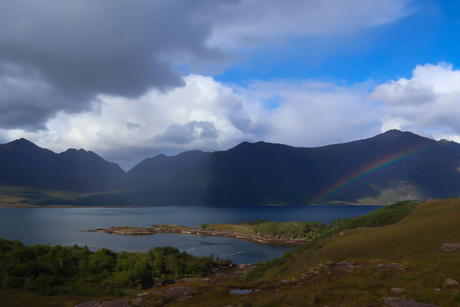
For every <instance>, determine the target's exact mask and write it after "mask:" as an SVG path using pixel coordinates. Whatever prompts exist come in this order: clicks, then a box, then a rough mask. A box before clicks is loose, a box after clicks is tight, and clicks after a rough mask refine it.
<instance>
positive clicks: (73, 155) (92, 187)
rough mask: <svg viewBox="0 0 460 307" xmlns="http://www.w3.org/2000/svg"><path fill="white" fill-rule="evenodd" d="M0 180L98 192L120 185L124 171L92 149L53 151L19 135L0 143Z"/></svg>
mask: <svg viewBox="0 0 460 307" xmlns="http://www.w3.org/2000/svg"><path fill="white" fill-rule="evenodd" d="M0 169H1V172H0V184H1V185H6V186H21V187H29V188H36V189H48V190H63V191H76V192H100V191H109V190H113V189H119V188H121V183H122V182H123V180H124V176H125V173H124V171H123V170H122V169H121V168H120V167H119V166H118V165H117V164H115V163H111V162H107V161H106V160H104V159H102V158H101V157H99V156H98V155H96V154H95V153H93V152H88V151H85V150H81V149H80V150H75V149H69V150H67V151H66V152H63V153H60V154H56V153H54V152H52V151H50V150H47V149H43V148H40V147H38V146H37V145H35V144H33V143H31V142H29V141H27V140H25V139H19V140H16V141H13V142H10V143H8V144H4V145H0Z"/></svg>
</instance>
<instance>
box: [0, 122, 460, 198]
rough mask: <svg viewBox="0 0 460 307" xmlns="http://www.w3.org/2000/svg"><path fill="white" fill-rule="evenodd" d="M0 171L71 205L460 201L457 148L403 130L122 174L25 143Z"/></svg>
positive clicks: (242, 150)
mask: <svg viewBox="0 0 460 307" xmlns="http://www.w3.org/2000/svg"><path fill="white" fill-rule="evenodd" d="M0 170H1V171H0V186H3V187H22V188H27V189H34V190H41V191H66V192H75V193H79V195H80V196H79V197H78V198H77V199H72V201H71V204H73V205H87V206H163V205H165V206H166V205H178V206H184V205H261V204H276V205H304V204H334V203H353V204H375V203H378V204H384V203H389V202H393V201H397V200H403V199H429V198H447V197H458V196H459V195H460V144H458V143H455V142H450V141H445V140H441V141H436V140H432V139H429V138H425V137H421V136H419V135H416V134H413V133H411V132H401V131H398V130H390V131H387V132H385V133H383V134H379V135H377V136H375V137H372V138H368V139H363V140H358V141H353V142H349V143H343V144H335V145H329V146H322V147H316V148H301V147H292V146H287V145H281V144H271V143H265V142H257V143H248V142H243V143H241V144H239V145H238V146H236V147H234V148H231V149H229V150H226V151H216V152H211V153H209V152H202V151H186V152H183V153H181V154H178V155H176V156H170V157H168V156H165V155H163V154H161V155H157V156H155V157H152V158H148V159H145V160H144V161H142V162H140V163H139V164H138V165H136V166H135V167H133V168H132V169H131V170H129V171H128V172H125V171H123V170H122V169H121V168H120V167H119V166H118V165H117V164H115V163H112V162H108V161H106V160H104V159H103V158H101V157H100V156H98V155H97V154H95V153H93V152H90V151H85V150H82V149H80V150H75V149H69V150H67V151H65V152H62V153H59V154H58V153H54V152H52V151H50V150H47V149H44V148H40V147H38V146H36V145H35V144H33V143H31V142H29V141H27V140H25V139H19V140H16V141H13V142H10V143H7V144H3V145H0ZM47 201H48V202H50V201H51V203H52V202H53V200H47ZM47 201H45V202H44V204H46V203H47ZM54 201H55V202H56V200H54ZM59 201H63V200H59ZM64 201H66V200H64ZM68 202H70V200H68Z"/></svg>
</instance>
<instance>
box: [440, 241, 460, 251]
mask: <svg viewBox="0 0 460 307" xmlns="http://www.w3.org/2000/svg"><path fill="white" fill-rule="evenodd" d="M441 249H442V250H443V251H444V252H452V251H455V250H458V249H460V243H443V244H442V247H441Z"/></svg>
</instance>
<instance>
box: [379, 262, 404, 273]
mask: <svg viewBox="0 0 460 307" xmlns="http://www.w3.org/2000/svg"><path fill="white" fill-rule="evenodd" d="M397 269H399V264H397V263H391V264H379V265H378V266H377V268H376V270H377V271H383V270H397Z"/></svg>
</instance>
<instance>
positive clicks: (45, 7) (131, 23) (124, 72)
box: [0, 0, 223, 129]
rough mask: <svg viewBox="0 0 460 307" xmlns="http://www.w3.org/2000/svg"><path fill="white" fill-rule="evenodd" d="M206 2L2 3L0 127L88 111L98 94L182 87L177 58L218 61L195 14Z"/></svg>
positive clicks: (101, 0)
mask: <svg viewBox="0 0 460 307" xmlns="http://www.w3.org/2000/svg"><path fill="white" fill-rule="evenodd" d="M206 3H207V2H206V1H205V2H203V1H197V2H194V1H180V0H178V1H161V0H156V1H147V0H137V1H122V0H99V1H93V0H71V1H52V0H49V1H46V0H41V1H26V0H12V1H8V0H6V1H2V2H1V3H0V90H1V91H2V94H1V95H0V111H3V112H1V113H0V127H1V128H14V127H15V128H26V129H34V128H42V127H43V124H44V123H45V122H46V120H47V119H49V118H50V117H52V116H53V115H55V114H56V112H58V111H59V110H62V111H65V112H69V113H72V112H80V111H83V110H88V109H89V108H90V107H91V106H90V103H91V101H92V100H93V99H94V98H95V97H96V96H97V95H99V94H108V95H114V96H124V97H130V98H135V97H138V96H140V95H142V94H144V93H145V92H146V91H147V90H148V89H150V88H157V89H159V90H162V91H165V90H168V89H171V88H174V87H178V86H183V85H184V82H183V80H182V78H181V76H180V74H179V73H178V72H177V71H175V70H174V69H173V68H172V67H171V65H170V62H171V61H173V60H174V59H175V58H187V57H193V58H203V59H207V60H209V59H211V60H212V59H214V60H218V59H222V58H223V55H222V53H221V52H220V51H219V50H216V49H212V48H209V47H208V46H207V45H206V40H207V38H208V37H209V35H210V25H209V23H208V22H206V21H205V20H199V18H196V16H197V14H194V12H198V11H199V10H200V6H201V5H205V4H206ZM194 16H195V17H194ZM25 90H26V91H28V92H24V91H25Z"/></svg>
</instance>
